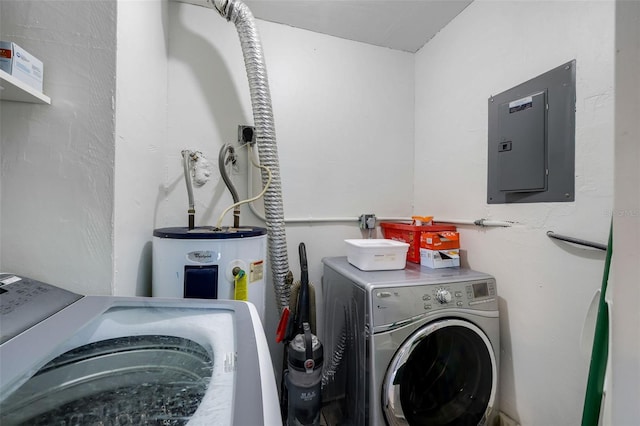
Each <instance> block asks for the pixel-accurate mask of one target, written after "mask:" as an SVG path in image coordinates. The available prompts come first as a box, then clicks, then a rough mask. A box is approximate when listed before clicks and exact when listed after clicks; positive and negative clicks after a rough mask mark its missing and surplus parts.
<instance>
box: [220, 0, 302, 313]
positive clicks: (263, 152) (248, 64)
mask: <svg viewBox="0 0 640 426" xmlns="http://www.w3.org/2000/svg"><path fill="white" fill-rule="evenodd" d="M221 6H222V7H219V6H218V2H216V8H217V9H218V11H219V12H220V14H221V15H222V16H223V17H224V18H226V19H227V21H231V22H233V23H234V24H235V26H236V29H237V31H238V35H239V37H240V45H241V47H242V54H243V56H244V64H245V68H246V71H247V78H248V79H249V92H250V94H251V106H252V109H253V121H254V125H255V128H256V141H257V144H258V154H259V157H260V163H261V164H262V165H263V166H266V167H268V168H269V169H270V170H271V184H270V185H269V188H268V189H267V192H266V193H265V194H264V209H265V218H266V227H267V232H268V251H269V260H270V266H271V275H272V277H273V286H274V290H275V294H276V303H277V304H278V307H279V309H280V311H282V309H283V308H284V307H285V306H288V305H289V296H290V294H291V287H290V286H287V285H286V283H285V278H286V275H287V272H289V262H288V258H287V241H286V235H285V229H284V208H283V203H282V186H281V181H280V166H279V163H278V150H277V146H276V131H275V126H274V122H273V110H272V107H271V93H270V91H269V82H268V79H267V68H266V66H265V63H264V57H263V54H262V45H261V43H260V38H259V35H258V31H257V29H256V26H255V21H254V19H253V14H252V13H251V11H250V10H249V8H248V7H247V6H246V5H245V4H244V3H242V2H241V1H238V0H230V1H228V2H226V3H223V5H221ZM267 180H268V174H267V173H266V172H265V171H264V170H263V171H262V184H263V185H266V183H267Z"/></svg>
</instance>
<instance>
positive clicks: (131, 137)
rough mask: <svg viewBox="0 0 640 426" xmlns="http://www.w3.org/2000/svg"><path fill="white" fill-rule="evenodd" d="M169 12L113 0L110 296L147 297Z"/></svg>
mask: <svg viewBox="0 0 640 426" xmlns="http://www.w3.org/2000/svg"><path fill="white" fill-rule="evenodd" d="M167 8H168V3H167V2H165V1H120V2H118V36H117V39H118V49H117V55H118V58H117V59H118V69H117V74H116V81H117V82H118V84H117V110H116V138H115V158H116V161H115V177H114V182H115V187H116V191H115V207H114V234H115V238H114V291H113V294H115V295H127V296H129V295H138V296H149V295H151V235H152V232H153V228H154V224H155V217H156V211H157V208H158V204H159V203H160V202H161V200H162V198H163V196H164V192H165V188H164V186H163V184H164V179H165V175H166V167H167V160H166V157H165V155H164V152H165V151H166V144H167V86H168V82H167V41H166V39H167V36H168V35H167V34H168V30H167V28H166V25H167Z"/></svg>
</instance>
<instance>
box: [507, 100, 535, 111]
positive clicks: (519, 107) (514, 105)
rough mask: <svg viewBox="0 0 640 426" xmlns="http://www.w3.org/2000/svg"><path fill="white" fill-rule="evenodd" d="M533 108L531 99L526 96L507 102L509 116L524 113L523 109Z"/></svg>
mask: <svg viewBox="0 0 640 426" xmlns="http://www.w3.org/2000/svg"><path fill="white" fill-rule="evenodd" d="M531 107H533V97H532V96H527V97H526V98H522V99H518V100H517V101H511V102H509V114H513V113H514V112H518V111H524V110H525V109H528V108H531Z"/></svg>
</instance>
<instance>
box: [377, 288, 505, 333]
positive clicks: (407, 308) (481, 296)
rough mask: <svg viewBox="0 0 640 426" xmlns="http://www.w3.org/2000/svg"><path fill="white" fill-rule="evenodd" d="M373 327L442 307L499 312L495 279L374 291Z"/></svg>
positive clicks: (408, 320) (411, 318)
mask: <svg viewBox="0 0 640 426" xmlns="http://www.w3.org/2000/svg"><path fill="white" fill-rule="evenodd" d="M371 296H372V297H371V299H372V300H371V303H372V307H371V308H372V316H373V325H374V327H376V326H380V325H392V324H399V323H402V322H410V321H412V320H413V319H415V317H418V316H422V315H425V314H426V313H429V312H434V311H439V310H443V309H469V310H476V311H477V310H481V311H497V310H498V298H497V291H496V282H495V279H493V278H491V279H486V280H477V281H467V282H458V283H450V284H443V285H437V284H436V285H422V286H415V285H414V286H406V287H399V286H395V287H390V288H377V289H374V290H372V293H371Z"/></svg>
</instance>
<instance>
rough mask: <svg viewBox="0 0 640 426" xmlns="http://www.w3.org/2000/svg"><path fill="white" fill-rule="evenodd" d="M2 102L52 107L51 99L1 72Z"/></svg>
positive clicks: (0, 90) (0, 98) (0, 94)
mask: <svg viewBox="0 0 640 426" xmlns="http://www.w3.org/2000/svg"><path fill="white" fill-rule="evenodd" d="M0 100H3V101H15V102H30V103H33V104H47V105H51V98H50V97H48V96H47V95H45V94H44V93H40V92H38V91H37V90H35V89H34V88H32V87H31V86H29V85H28V84H26V83H23V82H22V81H20V80H18V79H17V78H15V77H13V76H12V75H10V74H7V73H6V72H4V71H2V70H0Z"/></svg>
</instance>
